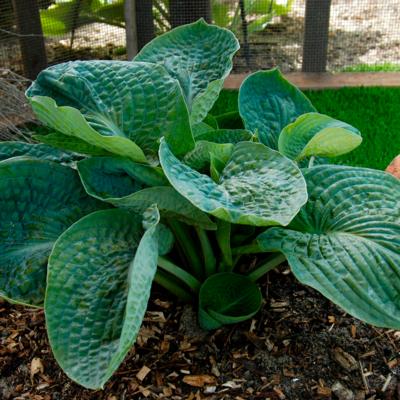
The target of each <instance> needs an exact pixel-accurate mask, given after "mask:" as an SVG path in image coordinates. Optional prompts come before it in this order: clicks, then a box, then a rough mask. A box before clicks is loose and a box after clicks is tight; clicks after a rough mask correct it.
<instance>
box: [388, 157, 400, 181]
mask: <svg viewBox="0 0 400 400" xmlns="http://www.w3.org/2000/svg"><path fill="white" fill-rule="evenodd" d="M386 172H389V174H392V175H393V176H395V177H396V178H399V179H400V155H398V156H397V157H396V158H395V159H394V160H393V161H392V162H391V163H390V164H389V166H388V167H387V168H386Z"/></svg>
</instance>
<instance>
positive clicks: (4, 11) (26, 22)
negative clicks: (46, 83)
mask: <svg viewBox="0 0 400 400" xmlns="http://www.w3.org/2000/svg"><path fill="white" fill-rule="evenodd" d="M199 17H204V18H206V19H207V20H208V21H211V22H213V23H216V24H218V25H221V26H224V27H226V28H228V29H231V30H232V31H234V32H235V34H236V35H237V36H238V38H239V40H240V42H241V50H240V51H239V53H238V54H237V56H236V57H235V60H234V72H245V71H251V70H256V69H261V68H270V67H273V66H279V67H280V68H281V69H282V70H283V71H285V72H287V71H299V70H302V69H303V70H304V71H323V70H325V69H327V70H328V71H349V70H350V71H351V70H361V71H362V70H374V69H384V70H400V24H399V21H400V2H399V0H379V1H378V0H135V1H134V0H125V1H124V0H0V67H3V68H4V67H6V68H10V69H11V70H13V71H15V72H18V73H22V72H23V71H24V73H25V75H28V76H31V77H33V76H34V75H35V73H36V72H37V71H38V70H40V68H42V67H43V66H45V65H48V64H54V63H59V62H62V61H66V60H71V59H126V58H127V57H128V55H129V57H131V56H132V54H134V52H135V51H137V49H140V48H141V47H142V46H143V45H144V44H145V43H146V42H147V41H149V40H150V39H151V38H152V37H153V36H154V35H158V34H161V33H163V32H166V31H168V30H169V29H171V27H174V26H177V25H180V24H183V23H188V22H191V21H194V20H196V19H197V18H199ZM126 28H127V29H126ZM129 57H128V58H129Z"/></svg>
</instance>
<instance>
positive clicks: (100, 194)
mask: <svg viewBox="0 0 400 400" xmlns="http://www.w3.org/2000/svg"><path fill="white" fill-rule="evenodd" d="M78 172H79V176H80V177H81V180H82V184H83V186H84V187H85V189H86V192H87V193H88V194H89V195H91V196H93V197H95V198H96V199H99V200H102V201H106V202H108V203H110V204H112V205H114V206H115V207H119V208H124V209H127V210H130V211H134V212H136V213H143V212H144V211H145V210H146V209H147V208H148V207H150V206H151V205H152V204H157V207H158V209H159V211H160V213H161V215H162V217H164V218H175V219H179V220H181V221H183V222H185V223H187V224H189V225H195V226H199V227H201V228H203V229H215V224H214V223H213V222H212V221H211V220H210V218H209V217H208V215H207V214H205V213H204V212H202V211H200V210H199V209H197V208H196V207H195V206H193V205H192V204H191V203H190V202H189V201H188V200H186V199H185V198H184V197H182V196H181V195H180V194H179V193H178V192H177V191H176V190H175V189H174V188H172V187H171V186H166V185H168V180H167V178H166V177H165V176H164V174H163V172H162V171H161V169H160V168H158V167H151V166H150V165H144V164H138V163H134V162H132V161H130V160H128V159H124V158H118V157H92V158H88V159H85V160H82V162H79V163H78ZM147 186H153V187H147Z"/></svg>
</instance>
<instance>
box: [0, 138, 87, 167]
mask: <svg viewBox="0 0 400 400" xmlns="http://www.w3.org/2000/svg"><path fill="white" fill-rule="evenodd" d="M20 156H27V157H31V158H38V159H41V160H48V161H54V162H56V163H60V164H69V163H72V162H74V161H77V160H80V159H82V156H80V155H79V154H76V153H70V152H67V151H61V150H58V149H55V148H54V147H51V146H47V145H46V144H32V143H24V142H0V161H2V160H7V159H8V158H12V157H20Z"/></svg>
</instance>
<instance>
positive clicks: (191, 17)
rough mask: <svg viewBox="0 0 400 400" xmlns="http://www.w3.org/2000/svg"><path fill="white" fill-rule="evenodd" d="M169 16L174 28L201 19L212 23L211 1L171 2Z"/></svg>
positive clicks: (171, 0) (180, 0)
mask: <svg viewBox="0 0 400 400" xmlns="http://www.w3.org/2000/svg"><path fill="white" fill-rule="evenodd" d="M169 15H170V20H171V27H172V28H175V27H177V26H179V25H184V24H189V23H190V22H195V21H197V20H198V19H199V18H204V19H205V20H206V21H207V22H211V4H210V0H170V1H169Z"/></svg>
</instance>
